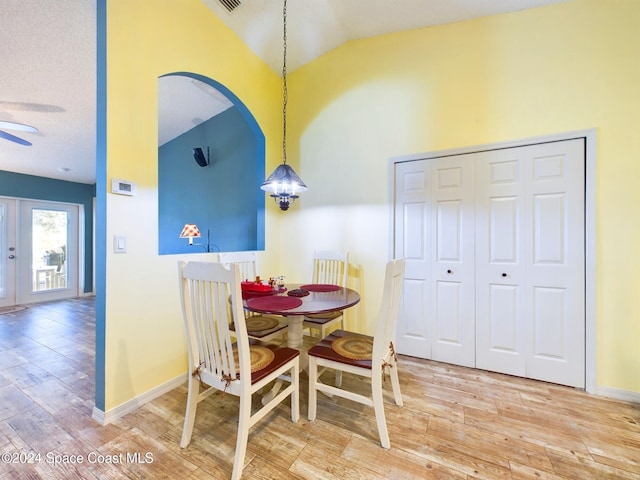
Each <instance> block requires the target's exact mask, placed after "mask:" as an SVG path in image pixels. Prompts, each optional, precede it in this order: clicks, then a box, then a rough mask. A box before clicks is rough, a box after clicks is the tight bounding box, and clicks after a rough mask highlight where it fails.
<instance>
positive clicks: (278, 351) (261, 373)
mask: <svg viewBox="0 0 640 480" xmlns="http://www.w3.org/2000/svg"><path fill="white" fill-rule="evenodd" d="M256 346H259V347H264V348H268V349H269V350H271V351H272V352H273V354H274V357H273V360H271V362H270V363H269V364H268V365H265V366H264V367H263V368H261V369H260V370H256V371H255V372H254V371H252V372H251V384H252V385H253V384H254V383H257V382H259V381H260V380H262V379H263V378H264V377H266V376H268V375H269V374H270V373H271V372H273V371H274V370H277V369H278V368H280V367H281V366H282V365H284V364H285V363H287V362H289V361H290V360H292V359H294V358H295V357H297V356H299V355H300V352H299V351H298V350H296V349H295V348H289V347H281V346H279V345H276V344H273V343H265V342H258V341H254V340H251V341H250V342H249V349H251V348H252V347H256ZM252 370H253V369H252Z"/></svg>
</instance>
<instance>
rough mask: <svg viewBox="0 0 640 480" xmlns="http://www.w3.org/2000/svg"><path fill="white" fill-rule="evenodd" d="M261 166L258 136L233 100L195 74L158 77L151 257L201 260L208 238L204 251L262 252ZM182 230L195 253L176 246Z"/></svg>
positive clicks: (262, 145)
mask: <svg viewBox="0 0 640 480" xmlns="http://www.w3.org/2000/svg"><path fill="white" fill-rule="evenodd" d="M194 148H200V149H202V152H203V154H204V156H205V157H207V150H208V165H206V166H201V165H200V164H198V162H196V160H195V158H194V154H193V149H194ZM201 163H202V162H201ZM264 165H265V141H264V134H263V133H262V130H261V129H260V127H259V126H258V123H257V122H256V120H255V118H254V117H253V115H252V114H251V112H250V111H249V109H248V108H247V107H246V106H245V105H244V104H243V103H242V102H241V101H240V99H239V98H238V97H236V96H235V95H234V94H233V92H231V91H230V90H229V89H228V88H227V87H225V86H224V85H222V84H220V83H218V82H216V81H215V80H213V79H211V78H208V77H205V76H202V75H198V74H195V73H188V72H175V73H170V74H167V75H163V76H161V77H159V78H158V216H159V218H158V253H159V254H160V255H168V254H178V253H204V252H206V251H207V249H206V244H207V243H208V241H207V232H209V234H210V240H209V242H210V247H211V248H210V251H228V252H230V251H247V250H248V251H251V250H264V192H262V190H260V188H259V187H260V184H261V183H262V182H263V180H264ZM188 223H190V224H196V225H197V226H198V228H199V230H200V231H201V233H202V238H200V239H194V244H199V245H192V246H189V244H188V241H187V240H186V239H184V238H179V235H180V232H181V231H182V228H183V227H184V225H185V224H188ZM200 245H202V246H200Z"/></svg>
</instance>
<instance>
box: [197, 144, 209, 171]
mask: <svg viewBox="0 0 640 480" xmlns="http://www.w3.org/2000/svg"><path fill="white" fill-rule="evenodd" d="M193 158H194V159H195V161H196V163H197V164H198V165H200V166H201V167H206V166H207V165H209V147H207V156H206V158H205V156H204V152H203V151H202V149H201V148H200V147H195V148H194V149H193Z"/></svg>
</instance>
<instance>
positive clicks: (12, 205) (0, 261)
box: [0, 197, 17, 307]
mask: <svg viewBox="0 0 640 480" xmlns="http://www.w3.org/2000/svg"><path fill="white" fill-rule="evenodd" d="M0 201H2V203H4V204H5V205H6V207H7V208H6V209H4V211H3V212H0V215H2V219H0V221H1V222H2V228H0V235H1V237H0V254H1V255H2V257H1V258H0V275H1V276H2V278H0V287H1V290H2V291H0V307H13V306H14V305H15V304H16V283H17V282H16V263H17V261H16V239H17V222H16V210H17V207H16V204H17V202H16V200H15V199H14V198H10V197H1V198H0Z"/></svg>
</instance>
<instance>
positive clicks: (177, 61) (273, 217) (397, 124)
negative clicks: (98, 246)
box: [105, 0, 640, 411]
mask: <svg viewBox="0 0 640 480" xmlns="http://www.w3.org/2000/svg"><path fill="white" fill-rule="evenodd" d="M107 14H108V25H107V35H108V67H107V68H108V71H107V90H108V91H107V102H108V104H107V109H108V111H107V129H108V138H107V148H108V152H107V169H108V172H107V176H108V179H109V180H110V179H111V178H113V177H116V178H124V179H127V180H132V181H135V182H137V183H138V192H139V193H138V196H136V197H132V198H130V197H118V196H116V195H111V194H109V195H108V196H107V197H108V198H107V216H108V222H107V252H108V253H107V283H106V293H107V298H106V407H105V410H106V411H109V410H111V409H113V408H115V407H116V406H118V405H120V404H121V403H123V402H126V401H128V400H131V399H133V398H135V397H136V396H139V395H141V394H143V393H144V392H146V391H148V390H149V389H152V388H154V387H156V386H158V385H160V384H162V383H164V382H167V381H168V380H170V379H172V378H174V377H176V376H178V375H180V374H183V373H184V370H185V369H186V351H185V348H184V341H183V333H182V323H181V322H182V320H181V316H180V312H179V303H178V302H179V300H178V296H177V280H176V278H177V273H176V261H177V260H178V259H179V258H180V257H179V256H165V257H158V256H157V255H156V253H155V252H156V245H157V199H156V198H157V192H156V186H157V167H156V164H157V126H156V125H157V120H156V115H157V111H156V104H157V98H156V97H157V90H156V85H157V83H156V80H157V77H158V76H159V75H162V74H164V73H168V72H172V71H192V72H196V73H200V74H203V75H206V76H209V77H211V78H213V79H215V80H217V81H219V82H221V83H222V84H224V85H226V86H227V87H228V88H230V89H231V90H232V91H233V92H234V93H235V94H236V95H237V96H238V97H239V98H240V99H241V100H242V101H243V102H244V103H245V105H247V107H248V108H249V109H250V110H251V111H252V113H253V114H254V115H255V117H256V119H257V121H258V123H259V124H260V126H261V128H262V129H263V131H264V133H265V137H266V147H267V166H266V168H265V169H266V171H267V173H270V172H271V171H272V170H273V168H274V167H275V166H276V165H277V164H278V163H280V161H281V157H280V141H281V136H280V135H281V118H280V112H281V83H280V79H279V78H278V76H277V75H276V74H275V73H273V72H272V71H271V70H269V69H268V68H267V67H266V66H265V65H264V64H263V63H262V62H261V61H260V60H258V59H257V58H256V57H255V56H254V55H253V54H252V53H251V52H250V51H249V50H248V49H247V48H246V47H245V46H244V45H243V44H242V43H241V41H240V40H239V39H238V38H237V37H235V36H234V35H233V34H232V33H231V32H230V31H229V30H228V29H227V28H226V27H225V26H224V25H223V24H222V22H220V21H219V19H217V18H216V17H215V16H214V15H213V14H212V13H211V12H210V11H209V10H208V9H207V8H206V7H205V6H204V5H203V3H202V2H201V1H200V0H136V1H135V2H133V1H131V0H109V2H108V5H107ZM639 19H640V2H638V1H636V0H608V1H602V0H573V1H570V2H567V3H562V4H558V5H554V6H550V7H543V8H538V9H535V10H529V11H522V12H517V13H512V14H506V15H500V16H494V17H487V18H482V19H476V20H472V21H468V22H461V23H457V24H450V25H444V26H439V27H434V28H427V29H421V30H415V31H411V32H404V33H398V34H392V35H385V36H381V37H376V38H371V39H366V40H361V41H353V42H350V43H348V44H345V45H343V46H342V47H340V48H337V49H335V50H333V51H332V52H330V53H328V54H326V55H324V56H323V57H321V58H319V59H318V60H316V61H314V62H313V63H311V64H309V65H307V66H305V67H303V68H300V69H298V70H296V71H295V72H292V73H291V74H290V83H289V119H288V120H289V122H288V127H289V138H288V143H289V155H288V159H289V163H291V164H292V165H293V166H294V168H295V169H296V171H297V172H298V173H299V174H300V175H301V177H302V178H303V179H304V181H305V182H306V183H307V185H308V186H309V191H308V192H306V193H304V194H303V195H302V197H301V199H300V200H299V203H297V204H296V205H294V206H293V207H292V209H291V210H290V211H289V212H287V213H281V212H279V211H277V210H276V209H275V208H274V207H273V205H272V204H271V200H270V199H268V198H267V202H268V205H269V207H268V210H267V217H266V230H267V231H266V245H267V247H266V249H267V252H266V254H265V255H263V258H262V260H263V263H262V265H263V268H262V273H263V276H268V275H271V274H284V275H286V276H287V280H288V281H290V282H295V281H300V282H304V281H307V280H308V279H309V278H310V273H311V272H310V269H311V265H310V263H309V262H301V261H300V259H301V258H310V256H311V252H312V251H313V250H314V249H333V248H336V249H343V250H349V251H351V252H352V261H353V264H354V266H353V267H354V270H353V272H352V279H351V281H352V284H353V285H354V286H356V287H357V288H358V289H359V290H360V291H361V292H362V295H363V302H362V304H361V305H360V306H358V307H356V308H354V309H350V311H349V313H348V316H347V322H348V325H349V326H350V327H352V328H357V329H359V330H361V331H372V322H373V319H374V315H375V313H376V311H377V308H378V301H379V298H380V293H381V289H382V278H381V277H382V274H383V268H384V263H385V262H386V261H387V259H388V258H389V257H390V255H391V241H390V240H391V234H390V218H391V217H390V209H389V190H390V189H389V175H388V173H389V171H388V168H389V158H391V157H394V156H398V155H406V154H411V153H417V152H426V151H433V150H440V149H445V148H456V147H464V146H469V145H478V144H486V143H493V142H500V141H508V140H516V139H522V138H528V137H534V136H539V135H547V134H554V133H561V132H567V131H575V130H581V129H587V128H597V132H598V151H597V161H598V169H597V242H598V244H597V248H598V251H597V277H598V291H597V302H598V311H597V322H598V331H597V348H598V357H597V369H598V372H597V373H598V377H597V382H598V385H599V386H600V387H605V388H613V389H620V390H626V391H631V392H639V393H640V376H638V375H637V371H638V368H639V367H640V349H639V348H638V345H640V322H639V321H638V318H639V317H640V291H638V285H639V284H640V282H639V278H638V271H639V270H640V268H639V267H640V248H638V247H637V245H639V244H640V224H639V222H637V220H636V217H637V215H636V214H635V212H634V211H633V207H634V206H635V205H637V204H638V203H639V202H640V189H638V188H637V187H636V185H635V183H636V179H637V178H639V177H640V175H639V174H640V162H638V161H637V152H638V151H640V145H639V143H640V136H639V135H638V134H637V132H638V131H640V124H639V123H640V116H638V114H637V107H638V105H640V98H639V97H640V87H639V85H640V64H639V61H638V58H640V28H638V27H639V25H640V22H639ZM113 235H125V236H127V239H128V249H129V252H128V253H127V254H125V255H115V254H112V253H111V250H112V249H111V248H110V245H111V242H112V239H113ZM189 258H190V259H193V258H194V257H193V256H189ZM197 258H198V259H201V258H207V257H206V255H205V254H203V255H200V256H198V257H197Z"/></svg>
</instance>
